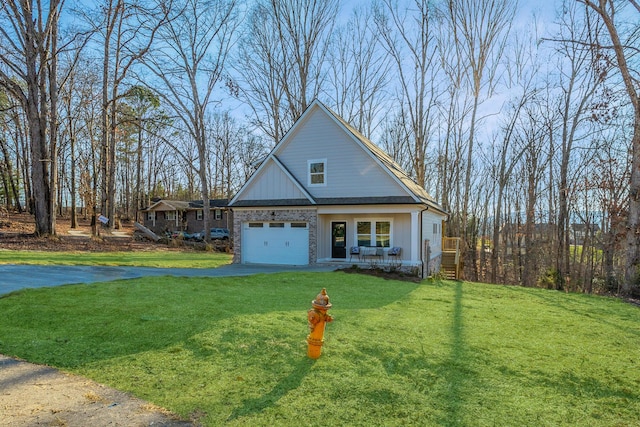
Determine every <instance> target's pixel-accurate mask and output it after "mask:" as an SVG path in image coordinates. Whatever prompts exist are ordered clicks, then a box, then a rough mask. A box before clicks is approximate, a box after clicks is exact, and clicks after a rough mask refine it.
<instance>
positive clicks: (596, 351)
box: [0, 272, 640, 426]
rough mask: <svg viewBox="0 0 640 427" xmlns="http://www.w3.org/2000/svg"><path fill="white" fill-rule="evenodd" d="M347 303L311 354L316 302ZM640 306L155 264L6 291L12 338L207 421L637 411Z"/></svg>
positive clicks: (4, 341) (607, 420)
mask: <svg viewBox="0 0 640 427" xmlns="http://www.w3.org/2000/svg"><path fill="white" fill-rule="evenodd" d="M322 287H326V288H327V291H328V293H329V296H330V297H331V302H332V303H333V308H332V309H331V311H330V314H332V315H333V316H334V318H335V320H334V322H333V323H331V324H329V325H328V327H327V332H326V336H325V338H326V339H325V346H324V349H323V355H322V357H321V358H320V359H318V360H317V361H313V360H310V359H308V358H307V357H306V342H305V337H306V334H307V333H308V329H307V321H306V311H307V310H308V309H309V308H310V301H311V300H312V299H313V297H315V295H316V294H317V293H318V292H319V291H320V289H321V288H322ZM639 349H640V309H638V308H637V307H634V306H631V305H628V304H625V303H623V302H621V301H619V300H616V299H607V298H601V297H593V296H588V295H581V294H564V293H560V292H555V291H548V290H540V289H526V288H520V287H505V286H495V285H484V284H472V283H460V282H428V281H425V282H423V283H421V284H415V283H407V282H399V281H386V280H383V279H379V278H375V277H369V276H361V275H356V274H344V273H338V272H334V273H303V274H300V273H296V274H294V273H283V274H274V275H257V276H252V277H236V278H216V279H204V278H192V279H176V278H166V277H165V278H161V279H158V278H154V279H153V280H145V279H136V280H128V281H118V282H110V283H102V284H94V285H82V286H62V287H58V288H51V289H33V290H24V291H20V292H17V293H14V294H10V295H8V296H6V297H4V298H0V353H3V354H7V355H13V356H18V357H21V358H24V359H26V360H29V361H32V362H36V363H44V364H49V365H53V366H56V367H59V368H62V369H64V370H67V371H70V372H74V373H78V374H81V375H84V376H87V377H90V378H92V379H95V380H97V381H99V382H102V383H105V384H108V385H110V386H113V387H116V388H119V389H121V390H126V391H129V392H132V393H134V394H135V395H137V396H139V397H142V398H144V399H147V400H150V401H152V402H154V403H156V404H158V405H161V406H164V407H166V408H168V409H170V410H172V411H174V412H176V413H178V414H180V415H181V416H183V417H185V418H190V417H191V418H194V417H195V418H198V419H199V421H200V422H202V423H203V424H204V425H208V426H218V425H229V426H267V425H268V426H271V425H278V426H281V425H284V426H288V425H290V426H300V425H325V424H326V425H340V426H343V425H348V426H371V425H385V426H394V425H427V426H430V425H434V426H435V425H438V426H440V425H446V426H516V425H518V426H520V425H522V426H525V425H526V426H544V425H547V426H562V425H565V426H576V425H580V426H637V425H638V419H639V418H638V414H640V369H638V359H639V356H640V353H639V351H640V350H639Z"/></svg>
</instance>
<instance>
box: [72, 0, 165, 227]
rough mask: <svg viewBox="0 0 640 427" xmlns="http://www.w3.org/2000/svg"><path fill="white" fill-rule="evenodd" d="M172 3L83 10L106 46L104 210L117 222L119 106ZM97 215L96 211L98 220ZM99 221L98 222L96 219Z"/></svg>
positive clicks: (111, 3) (110, 4) (117, 2)
mask: <svg viewBox="0 0 640 427" xmlns="http://www.w3.org/2000/svg"><path fill="white" fill-rule="evenodd" d="M170 8H171V2H168V3H167V4H163V5H162V7H154V6H153V5H150V4H145V3H144V2H129V1H127V0H103V3H102V4H101V5H100V6H99V9H98V11H95V10H89V11H87V12H85V11H84V10H83V11H80V12H81V13H83V14H84V20H85V21H86V23H87V24H88V25H90V27H91V28H92V31H93V32H94V33H95V34H98V35H99V36H100V38H101V43H102V47H103V49H102V118H101V126H102V146H101V151H100V177H101V185H100V187H101V188H100V190H101V191H100V193H101V198H100V210H101V212H102V214H103V215H104V216H106V217H107V218H109V222H108V223H107V224H106V226H107V227H108V228H112V227H113V226H114V225H115V223H116V207H115V205H116V203H115V200H116V199H115V197H116V170H117V163H116V151H117V150H116V145H117V129H118V124H119V123H118V103H119V101H120V99H121V98H122V97H123V96H124V95H123V92H124V91H123V90H122V86H123V85H124V84H125V82H126V79H127V78H128V76H129V72H130V70H131V69H132V67H133V66H135V65H136V64H138V63H139V62H140V60H141V59H142V58H143V57H144V56H145V55H146V54H147V52H148V51H149V48H150V46H151V44H152V43H153V39H154V36H155V33H156V31H157V30H158V28H159V27H160V26H162V25H163V23H164V22H165V20H166V16H167V15H166V11H167V10H168V9H170ZM96 213H97V212H95V211H94V217H95V215H96ZM94 221H95V219H94Z"/></svg>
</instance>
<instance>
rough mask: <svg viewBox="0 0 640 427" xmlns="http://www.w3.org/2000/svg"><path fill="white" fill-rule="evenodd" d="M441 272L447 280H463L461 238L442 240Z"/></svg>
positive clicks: (445, 238)
mask: <svg viewBox="0 0 640 427" xmlns="http://www.w3.org/2000/svg"><path fill="white" fill-rule="evenodd" d="M440 271H441V272H442V274H443V275H444V277H445V278H446V279H450V280H458V279H461V278H462V257H461V256H460V238H459V237H444V238H443V239H442V263H441V265H440Z"/></svg>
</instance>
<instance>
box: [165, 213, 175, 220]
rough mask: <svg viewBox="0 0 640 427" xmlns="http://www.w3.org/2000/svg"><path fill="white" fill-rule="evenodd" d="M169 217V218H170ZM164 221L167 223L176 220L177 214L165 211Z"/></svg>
mask: <svg viewBox="0 0 640 427" xmlns="http://www.w3.org/2000/svg"><path fill="white" fill-rule="evenodd" d="M170 215H171V217H170ZM165 219H166V220H167V221H175V220H177V219H178V212H177V211H166V213H165Z"/></svg>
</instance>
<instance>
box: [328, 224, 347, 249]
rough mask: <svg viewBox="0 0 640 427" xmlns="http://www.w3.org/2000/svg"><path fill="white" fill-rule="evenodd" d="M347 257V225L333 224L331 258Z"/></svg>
mask: <svg viewBox="0 0 640 427" xmlns="http://www.w3.org/2000/svg"><path fill="white" fill-rule="evenodd" d="M346 257H347V223H346V222H332V223H331V258H346Z"/></svg>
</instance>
